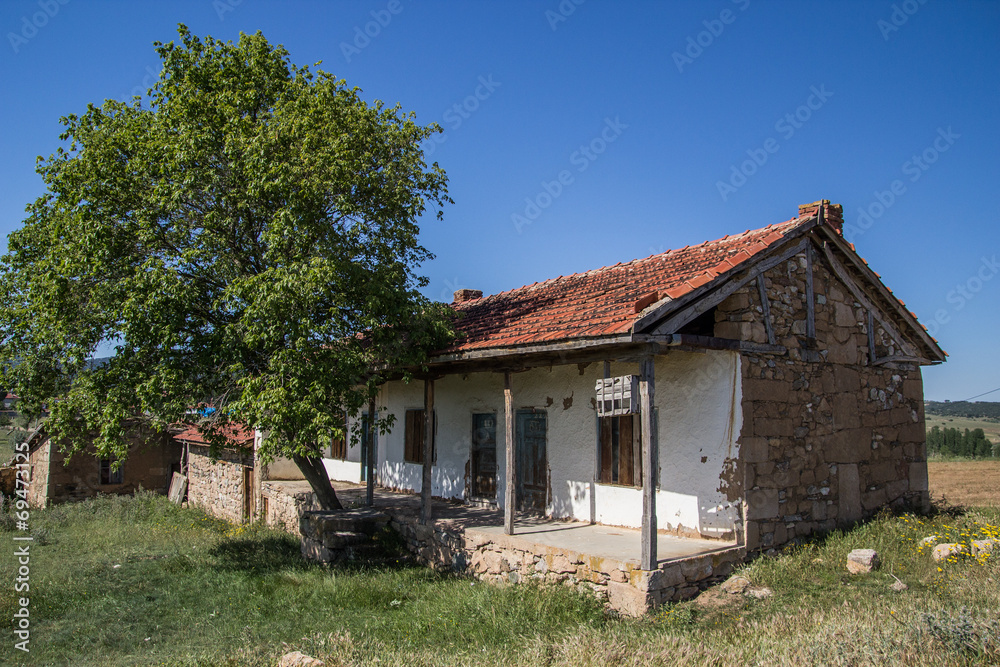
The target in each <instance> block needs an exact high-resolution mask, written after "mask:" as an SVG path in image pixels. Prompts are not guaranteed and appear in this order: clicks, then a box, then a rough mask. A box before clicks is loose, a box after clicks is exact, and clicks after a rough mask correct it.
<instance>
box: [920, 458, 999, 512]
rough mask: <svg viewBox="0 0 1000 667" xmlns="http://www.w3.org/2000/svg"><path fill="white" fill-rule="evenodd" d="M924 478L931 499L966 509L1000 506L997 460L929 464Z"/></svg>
mask: <svg viewBox="0 0 1000 667" xmlns="http://www.w3.org/2000/svg"><path fill="white" fill-rule="evenodd" d="M927 476H928V478H929V483H930V492H931V498H932V499H935V500H937V499H940V498H941V496H942V495H944V497H945V498H946V499H947V500H948V502H950V503H954V504H958V505H966V506H969V507H986V506H989V507H1000V461H952V462H939V461H931V462H929V463H928V464H927Z"/></svg>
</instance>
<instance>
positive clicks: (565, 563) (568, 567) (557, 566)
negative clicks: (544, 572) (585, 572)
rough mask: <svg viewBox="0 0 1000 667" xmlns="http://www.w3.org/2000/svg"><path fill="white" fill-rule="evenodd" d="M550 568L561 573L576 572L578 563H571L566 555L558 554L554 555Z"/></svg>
mask: <svg viewBox="0 0 1000 667" xmlns="http://www.w3.org/2000/svg"><path fill="white" fill-rule="evenodd" d="M549 570H550V571H552V572H556V573H559V574H568V573H570V572H576V565H573V564H572V563H570V561H569V559H568V558H567V557H566V556H564V555H562V554H557V555H556V556H553V557H552V563H551V564H550V565H549Z"/></svg>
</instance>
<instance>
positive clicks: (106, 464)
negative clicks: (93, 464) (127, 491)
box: [99, 458, 125, 486]
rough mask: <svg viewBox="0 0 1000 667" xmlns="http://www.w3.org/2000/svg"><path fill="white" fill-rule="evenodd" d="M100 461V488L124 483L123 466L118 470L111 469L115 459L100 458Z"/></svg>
mask: <svg viewBox="0 0 1000 667" xmlns="http://www.w3.org/2000/svg"><path fill="white" fill-rule="evenodd" d="M99 461H100V479H101V486H116V485H119V484H124V483H125V466H124V465H120V466H118V469H117V470H115V469H113V468H112V464H113V463H114V462H115V459H111V458H102V459H99Z"/></svg>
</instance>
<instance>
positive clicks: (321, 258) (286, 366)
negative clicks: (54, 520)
mask: <svg viewBox="0 0 1000 667" xmlns="http://www.w3.org/2000/svg"><path fill="white" fill-rule="evenodd" d="M179 35H180V41H179V43H174V42H170V43H167V44H161V43H156V44H155V47H156V51H157V53H158V54H159V56H160V59H161V60H162V71H161V73H160V78H159V80H158V81H157V82H156V83H155V84H154V85H153V87H152V89H151V90H150V91H149V97H148V100H143V99H141V98H138V97H136V98H134V99H133V100H132V101H131V102H130V103H123V102H119V101H114V100H107V101H105V102H104V104H103V105H101V106H94V105H90V106H88V107H87V109H86V111H85V112H84V113H83V114H81V115H75V114H71V115H68V116H66V117H65V118H63V119H61V122H62V123H63V125H64V126H65V130H64V132H63V133H62V135H61V139H62V140H63V141H64V142H66V144H68V145H67V146H64V147H60V148H59V149H58V150H57V152H56V153H55V154H54V155H51V156H50V157H49V158H48V159H42V158H39V162H38V167H37V171H38V173H39V174H40V175H41V176H42V178H43V179H44V181H45V184H46V186H47V191H46V192H45V194H44V195H43V196H42V197H40V198H39V199H38V200H37V201H35V202H34V203H33V204H31V205H30V206H29V207H28V209H27V211H28V217H27V219H26V220H25V222H24V226H23V228H22V229H20V230H18V231H16V232H14V233H13V234H11V235H10V237H9V251H8V254H7V255H6V256H4V257H3V258H2V260H0V291H2V293H0V297H2V301H3V303H4V305H5V307H4V308H3V310H2V311H0V369H2V373H0V384H2V385H4V386H10V387H11V388H12V389H13V390H14V391H16V392H17V393H18V394H19V395H20V396H21V398H22V403H21V408H22V409H23V410H25V411H27V412H28V413H29V414H38V413H39V411H40V410H41V407H42V406H43V405H44V404H48V405H49V406H50V408H51V417H50V426H49V428H50V430H51V432H52V433H53V434H54V435H55V439H56V442H57V443H58V444H59V445H61V446H62V447H64V448H67V449H72V450H79V449H80V448H82V447H83V446H84V445H85V444H86V443H87V442H88V441H90V440H91V439H93V441H94V444H96V446H97V449H98V452H99V453H100V454H101V455H102V456H109V455H112V456H116V457H118V458H123V457H124V456H125V455H126V454H127V450H126V443H125V440H124V438H123V435H124V433H125V431H126V429H127V428H128V427H129V424H130V422H132V421H134V420H144V421H148V422H150V423H151V424H152V425H153V426H154V427H156V428H158V429H163V428H165V427H166V425H167V424H170V423H174V422H178V421H182V420H189V421H190V420H191V415H190V414H189V411H190V409H191V408H192V406H194V405H198V404H211V405H212V406H214V407H215V408H216V409H215V411H214V412H213V413H212V414H213V418H212V420H211V423H209V424H205V425H204V428H205V430H206V435H207V436H208V438H209V440H210V441H211V442H212V443H213V445H215V446H219V445H221V444H223V443H224V438H223V436H222V434H223V433H224V427H225V425H226V424H227V423H239V424H245V425H248V426H253V427H257V428H260V429H262V430H264V431H267V432H268V433H269V437H268V439H267V441H266V443H265V446H264V448H263V449H262V450H261V455H262V456H263V457H265V458H267V457H270V456H274V455H279V454H280V455H285V456H293V455H294V456H297V457H299V458H301V459H304V460H309V459H310V458H311V459H312V460H315V458H316V457H318V456H319V452H320V450H319V447H318V444H317V443H318V442H320V441H326V440H327V439H328V438H329V437H330V435H331V434H332V433H336V432H337V430H338V428H339V427H340V425H339V421H338V420H337V418H336V413H337V412H338V410H339V409H346V410H347V411H348V412H349V413H356V412H357V411H358V410H359V409H360V408H361V407H362V406H363V405H365V404H366V403H367V401H368V399H369V397H370V396H371V395H372V393H373V392H374V391H375V388H376V387H377V384H378V382H379V377H378V376H377V375H375V374H374V373H373V369H380V370H382V371H384V372H386V373H389V372H398V371H399V370H400V369H402V370H403V371H404V372H405V369H407V368H412V367H415V366H419V364H421V363H422V362H423V361H424V359H425V358H426V354H427V351H428V350H431V349H434V348H437V347H440V346H442V345H443V344H445V343H446V342H447V341H449V340H450V338H451V336H452V335H453V331H452V327H451V323H450V320H449V319H448V317H447V313H446V311H445V309H444V307H443V306H442V305H440V304H434V303H431V302H429V301H428V300H427V299H426V298H424V297H423V296H421V295H420V293H419V292H418V289H419V288H420V287H422V286H424V285H425V284H426V279H425V278H422V277H420V276H418V275H416V274H415V272H414V271H415V268H416V267H418V266H419V265H420V263H421V262H423V261H425V260H427V259H428V258H430V257H432V255H431V254H430V253H429V252H428V251H427V250H426V249H425V248H423V247H422V246H421V245H420V244H419V242H418V238H417V237H418V232H419V228H418V225H417V222H418V220H419V219H420V218H421V216H423V215H424V213H425V211H426V209H427V207H428V206H429V205H430V206H432V207H434V208H435V209H436V214H437V216H438V217H440V216H441V214H442V213H441V210H440V208H441V207H442V206H443V205H444V204H446V203H448V202H450V201H451V200H450V199H449V197H448V194H447V179H446V176H445V174H444V172H443V171H442V170H441V169H440V168H439V167H438V165H437V164H436V163H435V164H434V165H431V166H428V165H426V164H425V163H424V161H423V153H422V151H421V149H420V143H421V141H422V140H424V139H425V138H427V137H428V136H430V135H431V134H433V133H434V132H437V131H440V128H438V127H437V126H430V127H422V126H419V125H417V124H416V123H415V122H414V119H413V118H414V117H413V114H404V113H403V112H402V111H401V110H400V108H399V107H398V105H397V106H395V107H386V106H385V105H383V104H382V103H381V102H376V103H374V104H373V105H368V104H366V103H365V102H364V101H363V100H362V99H361V98H360V96H359V94H358V90H357V89H352V88H348V87H346V85H345V82H344V81H342V80H337V79H336V78H334V77H333V76H331V75H330V74H328V73H326V72H323V71H321V70H318V69H317V70H315V71H313V70H310V69H309V68H308V67H298V66H295V65H293V64H291V63H290V62H289V60H288V57H287V55H288V54H287V52H286V51H285V50H284V49H283V48H282V47H280V46H277V47H275V46H272V45H270V44H269V43H268V42H267V40H266V39H265V38H264V37H263V36H262V35H261V34H260V33H256V34H254V35H246V34H241V36H240V39H239V42H238V43H237V44H233V43H231V42H221V41H218V40H215V39H213V38H211V37H208V38H206V39H204V40H201V39H199V38H198V37H196V36H194V35H192V34H191V33H190V32H189V31H188V30H187V29H186V28H185V27H184V26H181V27H180V29H179ZM102 341H111V342H113V343H114V344H115V349H116V354H115V355H114V356H113V357H112V358H111V359H109V360H108V361H107V363H105V364H93V363H88V359H89V358H91V357H92V356H93V354H94V352H95V350H96V349H97V347H98V345H99V344H101V343H102ZM376 426H377V427H378V428H380V429H382V430H384V429H385V428H386V427H387V426H388V424H387V423H386V422H385V421H384V420H379V422H378V423H377V425H376ZM300 465H301V464H300ZM307 477H308V476H307Z"/></svg>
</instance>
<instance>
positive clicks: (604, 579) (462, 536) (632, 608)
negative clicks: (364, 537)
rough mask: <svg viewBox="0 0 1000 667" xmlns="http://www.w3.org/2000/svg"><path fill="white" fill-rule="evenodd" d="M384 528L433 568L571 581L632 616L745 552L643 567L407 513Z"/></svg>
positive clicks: (720, 571) (516, 579) (710, 578)
mask: <svg viewBox="0 0 1000 667" xmlns="http://www.w3.org/2000/svg"><path fill="white" fill-rule="evenodd" d="M390 526H391V527H392V528H393V529H395V530H396V531H397V532H398V533H399V534H400V535H401V536H402V537H403V541H404V543H405V544H406V546H407V548H408V549H409V550H410V551H411V552H412V553H413V554H414V556H415V557H416V559H417V560H418V561H419V562H421V563H423V564H425V565H429V566H431V567H434V568H435V569H438V570H451V571H455V572H460V573H465V574H468V575H471V576H473V577H476V578H477V579H480V580H483V581H489V582H494V583H511V584H517V583H522V582H528V581H538V582H541V583H546V584H561V585H567V586H575V587H578V588H581V589H583V590H586V591H589V592H591V593H593V594H594V595H596V596H598V597H599V598H600V599H602V600H605V601H606V602H607V603H608V604H609V605H610V606H611V607H612V608H613V609H616V610H618V611H619V612H622V613H625V614H629V615H633V616H635V615H640V614H643V613H645V612H646V611H648V610H649V609H652V608H655V607H657V606H659V605H660V604H663V603H665V602H669V601H675V600H683V599H687V598H690V597H694V596H695V595H697V594H698V593H699V592H700V591H701V590H703V589H704V588H706V587H707V586H708V585H710V584H711V583H714V582H717V581H720V580H721V579H723V578H725V577H727V576H728V575H729V574H730V573H731V572H732V569H733V566H734V565H735V564H737V563H740V562H742V561H743V560H744V558H745V556H746V550H745V549H743V548H742V547H733V548H729V549H721V550H720V551H717V552H715V553H711V554H705V555H700V556H695V557H691V558H684V559H679V560H674V561H670V562H668V563H666V564H664V565H663V566H662V567H661V568H660V569H657V570H652V571H646V570H641V569H639V566H638V563H636V562H633V561H626V560H617V559H614V558H602V557H599V556H589V555H586V554H583V553H578V552H575V551H567V550H563V549H558V548H556V547H550V546H546V545H540V544H534V543H531V542H529V541H527V540H524V539H521V538H518V537H517V536H509V535H504V534H495V533H487V532H485V531H482V530H477V529H475V528H463V527H462V526H461V525H459V524H457V523H451V522H445V521H436V522H434V524H433V525H422V524H420V523H418V522H417V521H416V519H415V518H413V517H409V516H405V515H394V516H393V518H392V522H391V523H390Z"/></svg>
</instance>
